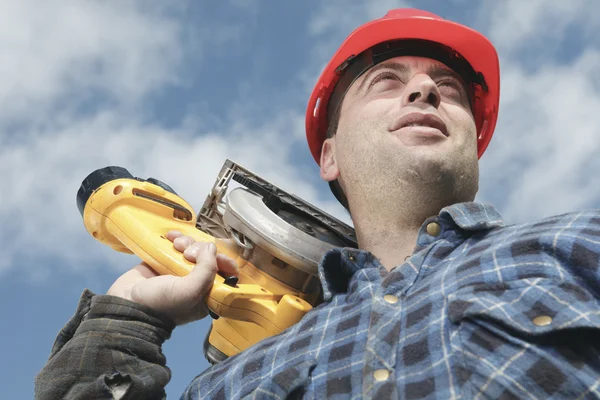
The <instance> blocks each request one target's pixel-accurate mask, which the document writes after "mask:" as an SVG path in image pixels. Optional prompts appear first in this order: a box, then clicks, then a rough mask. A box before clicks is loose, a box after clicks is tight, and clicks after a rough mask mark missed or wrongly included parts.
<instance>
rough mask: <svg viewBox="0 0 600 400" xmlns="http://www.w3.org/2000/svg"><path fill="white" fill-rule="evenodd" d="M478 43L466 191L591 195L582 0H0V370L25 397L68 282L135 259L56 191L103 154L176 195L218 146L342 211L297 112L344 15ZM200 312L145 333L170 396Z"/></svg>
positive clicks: (196, 368) (538, 206)
mask: <svg viewBox="0 0 600 400" xmlns="http://www.w3.org/2000/svg"><path fill="white" fill-rule="evenodd" d="M417 6H418V7H419V8H422V9H425V10H428V11H430V12H433V13H436V14H438V15H440V16H442V17H444V18H448V19H451V20H454V21H456V22H460V23H463V24H465V25H467V26H470V27H472V28H474V29H476V30H478V31H480V32H482V33H483V34H485V35H486V36H487V37H488V38H489V39H490V40H491V41H492V42H493V43H494V45H495V46H496V48H497V50H498V53H499V56H500V65H501V104H500V112H499V120H498V125H497V127H496V131H495V134H494V137H493V139H492V141H491V142H490V145H489V147H488V150H487V151H486V153H485V154H484V156H483V157H482V159H481V161H480V190H479V193H478V195H477V199H476V200H477V201H482V202H486V203H490V204H493V205H494V206H495V207H496V208H498V210H499V211H500V212H501V213H502V215H503V216H504V219H505V221H506V223H508V224H512V223H520V222H526V221H532V220H535V219H539V218H543V217H546V216H550V215H554V214H560V213H565V212H570V211H576V210H582V209H587V208H595V207H598V205H599V203H600V178H599V177H600V174H599V173H598V171H599V170H600V157H598V156H597V154H598V153H600V113H599V110H600V42H599V41H598V40H597V38H598V37H599V34H600V20H599V19H598V18H596V16H597V15H598V14H599V13H600V2H597V1H595V0H587V1H586V0H570V1H568V2H567V1H564V0H529V1H527V2H525V1H520V0H502V1H498V0H483V1H471V0H443V1H442V0H439V1H434V0H421V1H418V2H417V1H416V0H414V1H408V0H405V1H399V0H370V1H369V2H364V1H358V0H344V1H341V0H327V1H317V0H304V1H302V2H291V1H289V2H283V1H281V2H274V1H250V0H223V1H219V2H198V1H192V0H182V1H178V2H162V1H158V0H144V1H142V0H119V1H116V0H114V1H111V0H105V1H92V0H87V1H81V0H47V1H44V2H40V1H35V0H3V1H0V51H1V52H2V62H0V109H1V110H2V112H1V117H0V184H1V189H0V206H1V207H0V226H1V227H2V228H1V229H0V249H1V250H2V257H1V258H0V313H1V315H3V316H4V318H3V321H4V322H3V324H2V326H3V327H4V328H3V329H2V330H1V333H0V354H2V355H3V362H2V363H0V387H1V388H2V393H3V396H5V397H6V398H11V399H26V398H31V397H32V395H33V379H34V376H35V374H36V373H37V372H38V371H39V370H40V369H41V368H42V367H43V365H44V363H45V362H46V360H47V358H48V355H49V352H50V349H51V346H52V343H53V341H54V339H55V336H56V334H57V332H58V331H59V330H60V328H61V327H62V326H63V325H64V324H65V323H66V322H67V321H68V319H69V318H70V317H71V315H72V314H73V313H74V311H75V308H76V304H77V301H78V299H79V296H80V294H81V292H82V291H83V289H84V288H89V289H90V290H92V291H94V292H95V293H99V294H102V293H105V292H106V290H107V289H108V288H109V287H110V285H111V283H112V282H113V281H114V280H115V279H116V278H117V277H118V276H119V275H120V274H121V273H123V272H124V271H126V270H127V269H129V268H131V267H132V266H133V265H135V264H137V262H138V260H137V259H136V258H135V257H134V256H131V255H125V254H121V253H117V252H115V251H113V250H111V249H110V248H108V247H107V246H105V245H102V244H101V243H99V242H97V241H95V240H94V239H93V238H92V237H91V236H90V235H89V234H88V233H87V232H86V230H85V228H84V226H83V223H82V219H81V216H80V214H79V212H78V210H77V207H76V203H75V197H76V192H77V190H78V188H79V185H80V184H81V181H82V180H83V179H84V178H85V177H86V176H87V175H88V174H89V173H90V172H92V171H94V170H96V169H98V168H102V167H105V166H108V165H119V166H122V167H125V168H127V169H128V170H129V171H130V172H131V173H132V174H133V175H135V176H140V177H144V178H147V177H150V176H152V177H155V178H158V179H160V180H162V181H164V182H166V183H168V184H169V185H170V186H171V187H173V188H174V189H175V190H176V191H177V192H178V194H179V195H180V196H181V197H183V198H184V199H186V200H187V201H188V202H189V203H190V204H192V205H193V206H194V208H195V210H196V211H198V210H199V208H200V206H201V205H202V203H203V202H204V199H205V197H206V195H207V194H208V191H209V190H210V188H211V187H212V184H213V182H214V179H215V178H216V176H217V173H218V171H219V170H220V167H221V165H222V164H223V162H224V161H225V160H226V159H232V160H234V161H236V162H238V163H239V164H241V165H243V166H245V167H246V168H249V169H250V170H252V171H254V172H255V173H257V174H258V175H260V176H261V177H263V178H265V179H267V180H269V181H271V182H273V183H274V184H276V185H278V186H280V187H282V188H283V189H285V190H287V191H290V192H292V193H295V194H296V195H298V196H299V197H301V198H303V199H305V200H306V201H309V202H310V203H312V204H315V205H316V206H318V207H320V208H322V209H324V210H326V211H327V212H330V213H332V214H333V215H335V216H337V217H339V218H341V219H344V220H346V221H348V217H347V215H346V213H345V212H344V210H343V209H342V207H341V206H339V205H338V204H337V203H336V201H335V199H334V198H333V196H332V195H331V193H330V192H329V189H328V186H327V185H326V183H324V182H322V181H321V180H320V178H319V174H318V167H317V165H316V163H314V161H313V159H312V157H311V155H310V152H309V151H308V146H307V144H306V141H305V132H304V113H305V110H306V104H307V101H308V97H309V95H310V92H311V90H312V87H313V85H314V84H315V82H316V80H317V78H318V76H319V74H320V71H321V70H322V68H323V67H324V66H325V64H326V63H327V62H328V59H329V57H330V56H331V55H332V54H333V52H334V51H335V50H336V48H337V46H339V44H341V42H342V41H343V40H344V38H345V37H346V36H347V35H348V34H349V33H350V32H351V31H352V30H353V29H355V28H356V27H357V26H359V25H360V24H362V23H364V22H367V21H369V20H371V19H374V18H379V17H382V16H383V15H384V14H385V13H386V11H387V10H389V9H392V8H398V7H417ZM209 323H210V321H209V320H203V321H199V322H196V323H193V324H189V325H185V326H182V327H178V328H177V329H175V331H174V333H173V336H172V338H171V339H170V340H169V341H168V342H167V343H166V344H165V345H164V353H165V355H166V356H167V360H168V361H167V362H168V365H169V367H170V368H171V370H172V374H173V377H172V380H171V382H170V383H169V384H168V386H167V388H166V390H167V394H168V397H169V398H178V397H179V396H180V394H181V392H182V391H183V390H184V389H185V387H186V386H187V385H188V384H189V382H190V381H191V380H192V379H193V377H194V376H196V375H198V374H199V373H201V372H202V371H203V370H204V369H206V368H207V366H208V364H207V363H206V361H205V360H204V357H203V355H202V341H203V339H204V336H205V334H206V332H207V329H208V327H209Z"/></svg>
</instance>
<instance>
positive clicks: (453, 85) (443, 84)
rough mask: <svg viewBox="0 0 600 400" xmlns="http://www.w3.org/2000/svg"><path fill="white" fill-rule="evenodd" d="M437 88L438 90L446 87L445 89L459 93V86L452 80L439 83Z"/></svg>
mask: <svg viewBox="0 0 600 400" xmlns="http://www.w3.org/2000/svg"><path fill="white" fill-rule="evenodd" d="M438 87H439V88H442V87H446V88H451V89H455V90H457V91H460V85H459V84H458V82H455V81H454V80H452V79H446V80H443V81H441V82H438Z"/></svg>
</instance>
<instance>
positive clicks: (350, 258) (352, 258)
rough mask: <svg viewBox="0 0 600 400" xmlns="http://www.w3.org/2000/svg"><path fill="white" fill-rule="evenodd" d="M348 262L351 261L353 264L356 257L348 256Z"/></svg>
mask: <svg viewBox="0 0 600 400" xmlns="http://www.w3.org/2000/svg"><path fill="white" fill-rule="evenodd" d="M348 260H350V261H353V262H354V261H356V257H354V256H353V255H352V254H350V255H349V256H348Z"/></svg>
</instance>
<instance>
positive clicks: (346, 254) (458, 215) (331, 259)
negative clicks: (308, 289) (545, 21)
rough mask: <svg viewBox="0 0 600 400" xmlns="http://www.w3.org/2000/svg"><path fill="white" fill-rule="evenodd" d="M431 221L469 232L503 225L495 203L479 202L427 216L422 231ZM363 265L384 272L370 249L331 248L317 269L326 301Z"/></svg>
mask: <svg viewBox="0 0 600 400" xmlns="http://www.w3.org/2000/svg"><path fill="white" fill-rule="evenodd" d="M432 220H439V221H440V222H441V223H442V224H445V223H444V222H446V223H448V222H449V224H448V225H452V223H453V224H454V225H455V226H456V227H457V228H455V229H458V230H463V231H469V233H470V234H472V233H473V232H475V231H482V230H490V229H493V228H497V227H500V226H504V222H503V220H502V216H501V215H500V213H499V212H498V210H496V208H495V207H494V206H492V205H489V204H483V203H477V202H468V203H457V204H453V205H451V206H448V207H444V208H443V209H442V210H441V211H440V213H439V215H438V216H437V217H432V218H428V219H427V220H426V221H425V222H424V223H423V226H422V227H421V231H424V229H425V225H426V224H428V223H429V222H431V221H432ZM417 248H418V246H417ZM363 268H378V269H379V270H380V272H381V271H385V268H384V267H383V266H382V265H381V263H380V262H379V260H378V259H377V258H376V257H375V256H373V255H372V254H371V253H370V252H368V251H365V250H360V249H352V248H336V249H332V250H330V251H328V252H327V253H326V254H325V256H324V257H323V258H322V259H321V262H320V263H319V268H318V270H319V278H320V280H321V285H322V289H323V299H324V300H326V301H327V300H330V299H331V298H332V297H333V295H334V294H337V293H345V292H346V291H347V289H348V284H349V282H350V278H352V276H353V275H354V273H355V272H356V271H358V270H360V269H363ZM381 273H383V272H381Z"/></svg>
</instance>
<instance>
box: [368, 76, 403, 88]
mask: <svg viewBox="0 0 600 400" xmlns="http://www.w3.org/2000/svg"><path fill="white" fill-rule="evenodd" d="M387 80H394V81H400V79H399V78H398V76H396V74H394V73H392V72H382V73H381V74H378V75H377V76H376V77H375V78H373V80H372V81H371V84H370V85H369V88H371V87H373V86H374V85H375V84H376V83H378V82H383V81H387Z"/></svg>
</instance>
